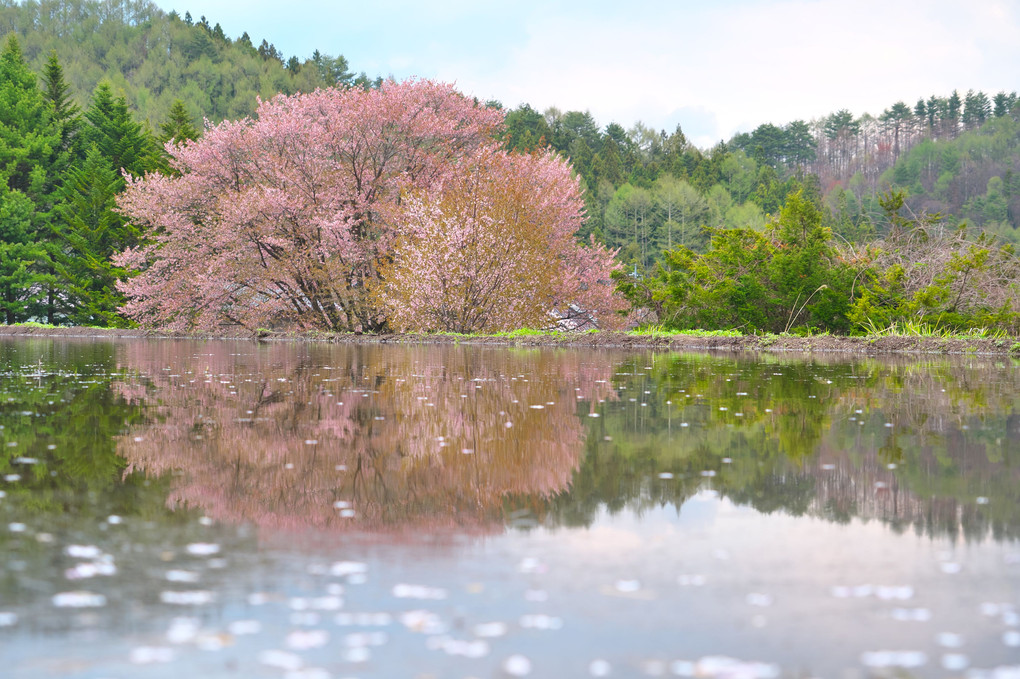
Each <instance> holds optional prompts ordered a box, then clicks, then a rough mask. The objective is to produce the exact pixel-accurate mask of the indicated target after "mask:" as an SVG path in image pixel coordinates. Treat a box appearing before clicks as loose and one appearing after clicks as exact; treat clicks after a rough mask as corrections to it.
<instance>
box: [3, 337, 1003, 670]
mask: <svg viewBox="0 0 1020 679" xmlns="http://www.w3.org/2000/svg"><path fill="white" fill-rule="evenodd" d="M0 380H2V381H0V424H2V425H3V429H0V439H2V443H3V445H2V447H0V451H2V452H0V474H2V476H0V478H2V479H3V481H2V483H0V489H2V492H3V496H2V497H0V655H2V656H3V657H4V658H5V659H7V658H10V659H13V663H12V664H11V665H10V666H11V667H13V668H14V669H13V676H16V677H65V676H67V677H90V678H99V677H136V676H142V677H150V676H151V677H163V676H166V677H171V676H173V677H176V676H180V675H181V674H182V673H185V672H190V673H193V674H196V673H197V674H198V675H199V676H213V677H215V676H267V677H274V676H275V677H287V678H288V679H299V678H302V677H304V678H307V677H316V678H318V679H321V678H323V677H347V676H422V677H424V676H464V677H467V676H497V677H498V676H726V677H762V679H765V678H767V677H773V676H780V675H782V676H793V675H797V676H805V675H806V676H850V675H853V676H863V675H866V674H871V673H878V674H887V673H898V672H905V673H909V674H910V675H914V676H938V677H941V676H958V675H960V674H962V673H965V672H969V673H970V675H971V676H986V675H987V676H1006V675H1007V674H1008V672H1009V671H1013V670H1007V669H1005V668H1010V667H1013V666H1016V665H1018V664H1020V614H1018V607H1020V601H1018V597H1020V589H1018V587H1017V585H1018V582H1020V546H1018V544H1017V540H1016V536H1017V531H1018V529H1020V502H1018V497H1017V494H1018V491H1017V488H1018V485H1017V481H1018V478H1017V476H1018V473H1020V472H1018V464H1020V462H1018V460H1017V459H1016V455H1017V453H1016V451H1017V450H1018V449H1020V446H1018V445H1017V442H1018V437H1020V434H1018V430H1020V420H1018V419H1017V417H1016V414H1015V413H1016V405H1017V403H1018V398H1020V378H1018V376H1017V374H1016V370H1015V367H1014V366H1012V364H1003V363H1001V362H998V363H996V362H994V361H981V360H976V359H970V360H967V361H960V360H949V359H945V358H938V359H924V360H921V361H885V362H881V361H874V360H864V359H855V360H851V361H845V360H837V359H836V358H834V357H832V358H823V359H818V358H813V359H810V360H805V359H796V358H790V359H782V360H779V359H776V358H775V357H768V358H764V359H762V358H760V357H750V356H744V357H734V356H711V355H704V354H689V355H687V354H667V353H661V354H654V353H613V352H585V351H562V350H556V351H553V350H531V349H529V350H514V349H492V348H477V347H469V346H459V347H449V346H445V347H413V348H409V347H385V346H357V347H333V346H327V345H306V344H295V345H289V344H272V345H257V344H253V343H229V342H187V341H164V342H132V341H126V342H92V341H88V342H83V341H62V342H56V341H48V340H28V341H17V342H12V341H0ZM538 406H541V407H538ZM508 422H509V423H510V426H507V423H508ZM996 668H999V669H998V674H996Z"/></svg>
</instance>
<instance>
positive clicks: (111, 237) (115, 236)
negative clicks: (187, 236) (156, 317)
mask: <svg viewBox="0 0 1020 679" xmlns="http://www.w3.org/2000/svg"><path fill="white" fill-rule="evenodd" d="M122 186H123V179H121V177H120V176H119V175H118V173H116V172H114V170H113V168H112V167H111V166H110V163H109V161H108V159H107V158H105V157H104V156H103V154H102V153H101V152H100V150H99V148H98V147H97V146H95V145H93V146H92V147H91V148H90V149H89V151H88V154H87V155H86V157H85V162H84V163H83V164H82V166H81V167H79V168H75V169H74V170H72V171H71V172H69V173H68V177H67V181H66V182H65V184H64V187H63V191H62V198H63V201H62V202H61V204H60V205H59V206H58V208H57V210H56V212H57V214H58V216H59V222H60V228H59V234H60V236H61V240H62V244H63V248H62V249H61V252H60V254H59V255H58V257H57V267H56V270H57V274H58V276H59V278H58V281H59V284H60V286H61V288H62V289H63V291H64V294H63V296H62V299H63V301H64V303H65V305H64V308H63V310H62V311H63V314H64V316H65V317H66V320H67V321H69V322H70V323H71V324H73V325H90V326H96V325H99V326H114V327H122V326H124V325H127V321H126V320H125V319H124V318H123V317H122V316H120V315H119V314H118V313H117V308H118V307H119V306H121V305H122V304H123V303H124V297H123V295H121V293H120V292H119V291H118V290H117V288H116V283H117V280H118V279H120V278H126V272H125V271H124V270H123V269H121V268H119V267H116V266H114V265H113V264H112V263H111V262H110V257H111V255H113V254H115V253H117V252H120V251H122V250H124V249H125V248H128V247H131V246H134V245H137V244H138V239H139V232H138V230H137V229H136V228H135V227H133V226H131V225H130V224H128V223H127V222H126V221H125V220H124V218H123V217H121V216H120V214H118V213H117V212H115V211H114V208H115V207H116V197H117V194H118V193H119V191H120V189H121V188H122Z"/></svg>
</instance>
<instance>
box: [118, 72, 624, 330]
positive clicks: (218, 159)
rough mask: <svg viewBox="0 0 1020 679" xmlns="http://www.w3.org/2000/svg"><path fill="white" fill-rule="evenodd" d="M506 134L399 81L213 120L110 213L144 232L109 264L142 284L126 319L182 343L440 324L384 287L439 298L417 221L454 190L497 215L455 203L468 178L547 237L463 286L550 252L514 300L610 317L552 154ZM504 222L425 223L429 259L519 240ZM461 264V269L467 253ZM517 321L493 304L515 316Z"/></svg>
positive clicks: (430, 89)
mask: <svg viewBox="0 0 1020 679" xmlns="http://www.w3.org/2000/svg"><path fill="white" fill-rule="evenodd" d="M501 124H502V114H501V113H500V112H499V111H497V110H493V109H489V108H485V107H484V106H479V105H478V104H477V103H476V102H474V101H473V100H471V99H469V98H466V97H464V96H463V95H461V94H459V93H458V92H456V91H455V90H454V89H453V88H452V87H451V86H449V85H445V84H440V83H434V82H430V81H419V80H411V81H406V82H403V83H398V82H388V83H385V84H384V85H383V86H382V87H381V88H380V89H376V90H362V89H358V88H352V89H338V88H333V89H327V90H318V91H316V92H314V93H311V94H299V95H294V96H284V95H280V96H277V97H275V98H274V99H272V100H270V101H267V102H262V103H260V105H259V108H258V112H257V114H256V116H255V118H254V119H244V120H240V121H237V122H229V121H228V122H224V123H221V124H220V125H217V126H213V127H210V128H209V129H207V131H206V133H205V135H204V136H203V137H202V139H200V140H198V141H196V142H190V143H188V144H186V145H182V146H174V145H168V146H167V151H168V152H169V153H170V155H171V157H172V161H171V163H172V167H173V169H174V171H175V172H174V175H173V176H164V175H160V174H150V175H148V176H146V177H145V178H144V179H141V180H131V179H130V178H129V179H128V182H129V183H128V188H127V190H126V191H125V193H124V194H123V195H122V197H121V199H120V201H119V206H120V209H121V211H122V212H123V213H124V214H125V215H127V216H128V217H129V218H130V219H131V220H133V221H134V222H135V223H136V224H138V225H139V226H141V227H143V228H145V229H146V230H147V233H148V241H147V243H146V244H145V245H142V246H140V247H138V248H133V249H129V250H127V251H125V252H123V253H121V254H120V255H118V256H117V257H116V262H117V264H119V265H121V266H125V267H127V268H129V269H132V270H133V271H135V272H136V273H137V275H135V276H134V277H133V278H131V279H129V280H128V281H127V282H125V283H123V284H122V289H123V291H124V292H125V294H126V295H127V297H128V303H127V304H126V306H125V307H124V308H123V309H122V311H123V312H124V313H125V314H127V315H128V316H129V317H131V318H133V319H134V320H136V321H138V322H139V323H141V324H142V325H143V326H146V327H155V328H161V329H167V330H177V331H180V330H212V329H214V328H216V327H220V326H223V325H240V326H242V327H245V328H248V329H251V330H254V329H256V328H279V329H296V330H308V329H326V330H356V329H365V330H380V329H384V328H386V327H389V326H391V325H399V326H400V327H406V328H415V329H439V328H443V327H448V325H444V324H442V323H437V322H436V321H435V318H436V316H435V313H434V312H433V311H430V310H428V309H426V308H424V307H422V304H421V300H420V299H419V295H420V294H421V290H424V289H425V288H421V287H419V288H415V287H414V286H413V285H410V284H409V283H407V284H403V283H402V284H396V283H394V284H389V283H387V282H386V281H385V280H384V277H383V276H384V274H385V272H388V271H392V272H393V273H394V275H395V276H396V275H398V274H399V275H400V276H403V278H401V279H400V280H401V281H410V280H412V279H413V280H415V281H417V283H416V285H421V286H434V285H436V283H435V281H434V280H431V281H430V277H431V278H434V277H435V276H436V275H437V272H438V271H439V269H437V268H436V265H435V264H434V262H432V261H426V260H424V259H423V260H421V261H420V262H419V261H418V260H416V259H415V257H416V255H415V250H414V248H415V247H419V248H420V247H422V238H424V237H428V238H432V237H433V236H432V235H428V234H427V233H426V231H425V230H423V229H425V228H426V227H425V222H426V217H425V215H427V214H433V216H434V217H435V215H436V214H437V213H436V212H435V211H436V210H450V209H452V208H447V207H444V205H446V204H447V203H449V202H450V201H448V200H446V199H445V198H443V196H444V191H445V192H448V193H451V194H452V193H458V194H459V195H460V196H461V198H460V199H457V200H461V202H465V201H466V202H467V203H470V202H471V201H472V200H475V201H479V200H480V201H482V202H481V203H479V206H481V205H482V203H486V204H488V203H491V202H493V201H497V197H496V196H495V195H491V194H492V192H491V191H490V190H488V189H486V190H485V191H476V192H474V194H472V192H471V191H470V190H468V189H466V187H465V181H468V179H467V178H468V177H469V176H470V175H471V173H472V172H473V173H474V176H475V177H476V178H477V179H478V180H479V181H481V182H482V184H484V185H485V186H492V185H494V184H493V182H497V183H498V182H504V183H507V182H509V184H508V186H509V185H512V186H513V187H514V191H515V193H514V196H515V197H514V200H516V201H518V208H519V210H520V211H521V213H522V214H523V213H528V214H531V215H533V216H534V217H533V218H534V219H538V220H540V221H541V222H542V230H541V231H542V234H544V235H542V237H541V238H538V240H534V239H532V240H531V241H527V239H522V238H517V237H516V235H515V237H514V239H513V240H511V239H509V238H507V239H506V240H507V242H513V243H518V244H520V245H521V247H522V248H524V249H522V250H521V251H519V252H511V253H508V254H507V256H506V257H507V258H506V259H505V260H504V261H503V262H502V263H501V262H500V260H499V259H498V258H496V259H494V258H492V257H488V258H487V259H484V261H481V262H477V263H472V262H464V261H460V262H459V263H457V265H456V266H459V267H461V269H460V271H462V272H468V273H462V274H461V276H462V278H463V276H465V275H468V276H476V277H477V278H478V282H479V284H488V283H486V281H487V280H488V279H489V278H491V275H492V273H493V272H492V271H491V268H492V267H493V266H496V267H497V268H499V266H502V265H504V264H506V263H507V262H509V261H515V262H516V261H518V260H520V261H522V262H523V261H528V262H533V259H534V258H533V256H532V254H531V253H530V251H529V250H528V249H527V248H529V247H530V248H536V247H537V248H545V249H547V250H548V252H549V253H553V256H554V258H555V268H556V271H557V272H558V273H556V275H553V276H550V275H547V274H546V273H544V272H539V271H537V270H534V269H532V271H533V272H534V273H535V275H536V277H537V278H538V279H539V280H541V281H543V286H542V289H541V290H539V289H537V288H536V287H535V286H534V285H532V286H531V287H530V288H529V287H527V286H523V287H521V286H518V287H516V288H508V291H510V290H512V291H516V292H515V293H514V294H518V293H519V294H527V295H529V296H530V298H531V299H532V300H540V301H541V303H542V304H543V305H549V304H553V303H556V304H558V303H560V302H561V301H563V300H571V301H574V302H579V303H582V302H583V303H589V302H587V301H585V300H588V299H589V298H591V301H590V308H592V309H593V310H595V309H598V310H599V311H602V310H603V309H605V310H610V309H612V310H615V309H618V308H620V307H621V306H622V304H621V303H620V302H619V301H618V298H616V297H614V295H613V292H612V287H611V286H610V285H609V284H608V279H609V270H610V269H611V268H612V267H613V263H612V256H611V255H612V253H608V252H606V251H605V250H604V249H603V248H601V247H598V246H593V247H592V248H583V247H580V246H579V245H576V244H575V243H574V242H573V240H572V235H573V234H574V233H576V230H577V227H578V226H579V225H580V223H581V219H582V214H583V213H582V203H581V200H580V194H579V191H578V189H577V184H576V180H575V179H573V178H572V177H571V175H570V171H569V167H568V166H567V165H566V163H564V162H563V161H561V160H557V159H555V158H554V157H552V156H551V155H550V154H540V155H538V156H535V157H525V156H510V155H507V154H505V153H503V152H502V151H499V150H498V147H497V145H496V143H495V142H494V141H493V138H494V134H495V133H496V131H497V130H498V128H499V126H500V125H501ZM486 182H487V183H486ZM486 191H488V193H486ZM508 193H509V190H508ZM450 200H453V199H452V198H451V199H450ZM444 201H445V202H444ZM497 202H498V201H497ZM504 208H506V206H505V205H504V206H503V207H502V208H500V209H501V210H502V209H504ZM430 211H431V212H430ZM499 214H500V215H503V216H502V217H500V216H497V215H495V213H493V214H490V215H489V216H487V217H484V218H481V219H478V220H470V219H469V220H467V221H466V222H464V223H461V221H459V220H463V219H466V215H467V213H465V212H464V211H463V210H460V211H457V210H453V211H451V212H450V214H449V215H447V216H446V217H444V218H440V217H435V219H436V220H438V221H439V222H442V223H443V224H446V225H447V226H449V227H450V228H449V230H448V231H444V232H442V234H440V235H435V236H434V237H435V238H436V239H437V247H449V244H450V243H456V242H457V239H458V238H461V237H462V235H460V234H462V233H466V232H471V233H474V234H476V235H478V236H479V237H482V234H483V232H484V237H485V238H489V239H490V240H491V239H493V238H495V240H496V241H499V235H498V234H500V233H503V234H509V233H511V232H513V233H514V234H516V233H517V231H519V230H520V229H521V228H522V224H521V223H520V222H518V221H515V220H514V219H506V218H505V215H506V213H505V211H504V212H500V213H499ZM447 217H448V218H447ZM528 219H532V217H529V218H528ZM451 220H452V221H451ZM486 229H487V230H488V231H486ZM543 238H544V239H545V240H542V239H543ZM444 243H445V244H446V245H441V244H444ZM460 252H461V259H462V260H463V259H464V258H465V257H467V256H469V255H470V254H471V251H468V250H465V249H461V250H460ZM472 256H473V255H472ZM529 257H531V259H528V258H529ZM547 259H548V257H547ZM394 262H396V263H398V264H397V265H394ZM419 268H421V270H418V269H419ZM518 269H520V267H518ZM568 279H569V280H568ZM401 291H403V293H401ZM401 294H403V295H404V296H403V297H401ZM595 298H598V299H597V300H596V299H595ZM518 306H519V302H518V301H514V300H511V301H510V302H509V303H505V304H504V303H500V304H499V308H503V309H506V310H507V313H509V314H510V315H511V316H513V318H519V319H523V318H525V317H526V316H527V314H521V313H520V312H518V311H516V309H517V307H518ZM500 313H502V312H501V311H497V313H496V314H489V315H488V317H487V318H489V320H488V321H487V323H486V324H483V325H481V326H478V327H479V329H481V328H494V327H507V323H508V321H507V320H505V319H501V318H500V317H499V314H500ZM533 316H534V315H532V316H527V317H528V318H532V317H533ZM516 322H517V321H513V322H510V324H511V325H512V324H513V323H516Z"/></svg>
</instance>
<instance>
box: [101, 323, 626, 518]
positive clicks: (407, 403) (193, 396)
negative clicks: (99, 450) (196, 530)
mask: <svg viewBox="0 0 1020 679" xmlns="http://www.w3.org/2000/svg"><path fill="white" fill-rule="evenodd" d="M121 362H122V363H123V364H124V366H125V367H127V368H129V369H130V370H131V371H132V372H135V373H137V374H138V378H137V379H136V380H133V381H127V382H123V383H120V384H118V385H116V388H117V389H118V392H119V393H120V394H121V395H122V396H124V397H125V398H129V399H132V400H136V401H137V400H144V401H145V403H147V404H151V408H150V410H149V417H148V419H149V421H150V423H149V424H146V425H141V426H136V427H132V428H131V430H130V431H128V432H127V433H126V434H125V435H124V436H123V437H121V439H120V442H119V445H118V451H119V453H120V454H121V455H123V456H124V458H125V459H126V460H127V461H128V471H138V470H140V471H144V472H146V473H147V474H151V475H162V474H165V473H171V472H173V473H175V474H176V476H175V477H174V479H173V481H172V492H171V494H170V496H169V497H168V499H167V502H168V504H169V505H170V506H172V507H197V508H201V509H202V510H203V511H204V512H205V513H206V514H207V515H208V516H210V517H212V518H214V519H216V520H219V521H227V522H245V521H250V522H254V523H256V524H258V525H259V526H260V527H261V528H266V529H273V530H280V529H283V530H297V529H304V528H313V527H314V528H317V529H328V530H334V531H350V530H356V531H386V532H393V531H396V532H404V531H407V530H414V531H419V532H420V531H421V530H422V529H425V530H428V531H438V532H443V531H449V530H464V531H470V532H474V531H498V530H502V526H503V518H504V516H503V503H504V501H505V500H506V499H507V498H511V497H513V498H518V499H519V498H528V497H531V498H535V499H536V500H541V499H543V498H548V497H550V496H552V495H554V494H556V493H560V492H563V491H565V490H566V489H567V488H568V486H569V484H570V480H571V477H572V475H573V473H574V472H575V471H576V469H577V468H578V465H579V463H580V457H581V454H582V450H583V424H582V421H581V418H580V417H579V416H578V412H579V408H580V410H581V411H583V413H582V414H584V413H586V412H587V410H588V409H589V408H590V406H589V405H588V404H589V403H597V401H598V399H601V398H610V397H612V390H611V386H610V384H609V377H610V376H611V375H612V373H613V367H612V365H611V364H610V363H609V362H608V361H606V360H605V357H600V356H598V355H592V354H591V353H589V354H587V356H583V355H581V354H580V353H573V352H545V351H541V352H540V351H521V352H516V351H507V350H505V349H501V350H495V351H490V350H479V349H468V348H458V347H433V348H429V347H426V348H420V347H419V348H411V349H409V348H389V347H382V346H358V347H347V348H342V349H341V348H336V347H323V346H314V347H313V346H294V345H281V344H274V345H270V346H256V345H252V344H242V343H237V344H232V343H223V342H212V343H207V344H194V343H182V342H176V343H175V342H166V343H160V344H157V345H151V344H145V343H137V344H134V343H132V344H128V345H125V346H124V350H123V355H122V356H121ZM586 401H587V403H585V405H583V406H579V405H578V404H579V403H584V402H586ZM531 504H532V505H533V506H534V508H535V510H536V511H538V512H540V511H541V507H542V503H541V502H537V501H536V502H533V503H531Z"/></svg>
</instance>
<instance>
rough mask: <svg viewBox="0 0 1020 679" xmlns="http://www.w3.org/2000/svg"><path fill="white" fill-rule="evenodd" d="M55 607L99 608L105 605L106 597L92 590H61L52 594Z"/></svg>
mask: <svg viewBox="0 0 1020 679" xmlns="http://www.w3.org/2000/svg"><path fill="white" fill-rule="evenodd" d="M52 601H53V605H54V606H56V607H57V608H99V607H100V606H105V605H106V597H105V596H103V595H102V594H96V593H94V592H83V591H78V592H61V593H60V594H56V595H54V596H53V599H52Z"/></svg>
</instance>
